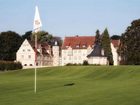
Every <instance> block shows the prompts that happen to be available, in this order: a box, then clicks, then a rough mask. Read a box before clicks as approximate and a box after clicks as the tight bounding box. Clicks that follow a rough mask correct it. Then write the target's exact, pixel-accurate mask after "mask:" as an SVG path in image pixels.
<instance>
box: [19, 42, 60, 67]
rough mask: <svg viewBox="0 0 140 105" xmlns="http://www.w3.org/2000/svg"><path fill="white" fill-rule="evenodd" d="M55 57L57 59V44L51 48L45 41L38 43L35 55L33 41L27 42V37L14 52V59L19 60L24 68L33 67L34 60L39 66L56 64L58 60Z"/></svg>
mask: <svg viewBox="0 0 140 105" xmlns="http://www.w3.org/2000/svg"><path fill="white" fill-rule="evenodd" d="M57 53H58V54H57ZM56 59H59V46H57V45H56V46H54V47H53V49H52V48H51V46H50V45H48V44H47V43H42V44H40V43H38V45H37V54H36V57H35V47H34V43H31V42H29V41H28V40H27V39H25V41H24V42H23V43H22V45H21V46H20V48H19V50H18V51H17V53H16V61H19V62H21V63H22V66H23V67H24V68H30V67H34V66H35V60H36V61H37V64H36V65H37V66H39V67H42V66H58V65H59V61H58V60H56ZM53 62H55V63H53Z"/></svg>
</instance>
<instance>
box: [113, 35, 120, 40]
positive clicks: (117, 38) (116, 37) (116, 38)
mask: <svg viewBox="0 0 140 105" xmlns="http://www.w3.org/2000/svg"><path fill="white" fill-rule="evenodd" d="M120 38H121V36H119V35H113V36H111V39H112V40H119V39H120Z"/></svg>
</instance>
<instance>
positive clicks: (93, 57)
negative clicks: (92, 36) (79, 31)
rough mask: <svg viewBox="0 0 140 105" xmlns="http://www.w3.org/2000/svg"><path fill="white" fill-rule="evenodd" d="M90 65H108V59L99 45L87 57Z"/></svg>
mask: <svg viewBox="0 0 140 105" xmlns="http://www.w3.org/2000/svg"><path fill="white" fill-rule="evenodd" d="M87 58H88V63H89V64H95V65H107V64H108V61H107V57H106V56H105V55H104V50H103V49H102V47H101V46H100V45H99V44H95V45H94V47H93V50H92V52H91V53H90V54H89V55H87Z"/></svg>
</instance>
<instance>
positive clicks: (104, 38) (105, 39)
mask: <svg viewBox="0 0 140 105" xmlns="http://www.w3.org/2000/svg"><path fill="white" fill-rule="evenodd" d="M101 45H102V47H103V49H104V54H105V56H106V57H107V60H108V61H109V64H110V65H113V57H112V52H111V46H110V37H109V33H108V30H107V28H106V29H105V30H104V32H103V34H102V39H101Z"/></svg>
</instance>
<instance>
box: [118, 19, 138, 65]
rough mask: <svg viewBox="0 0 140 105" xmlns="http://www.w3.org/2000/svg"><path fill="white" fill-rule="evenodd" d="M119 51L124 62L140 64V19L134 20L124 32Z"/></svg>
mask: <svg viewBox="0 0 140 105" xmlns="http://www.w3.org/2000/svg"><path fill="white" fill-rule="evenodd" d="M118 52H119V54H120V56H121V60H122V64H129V65H133V64H135V65H140V19H138V20H134V21H133V22H132V23H131V26H128V28H127V30H126V32H125V33H123V34H122V36H121V44H120V47H119V51H118Z"/></svg>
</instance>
